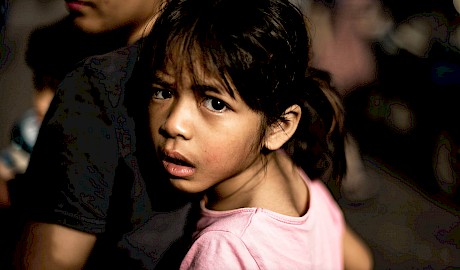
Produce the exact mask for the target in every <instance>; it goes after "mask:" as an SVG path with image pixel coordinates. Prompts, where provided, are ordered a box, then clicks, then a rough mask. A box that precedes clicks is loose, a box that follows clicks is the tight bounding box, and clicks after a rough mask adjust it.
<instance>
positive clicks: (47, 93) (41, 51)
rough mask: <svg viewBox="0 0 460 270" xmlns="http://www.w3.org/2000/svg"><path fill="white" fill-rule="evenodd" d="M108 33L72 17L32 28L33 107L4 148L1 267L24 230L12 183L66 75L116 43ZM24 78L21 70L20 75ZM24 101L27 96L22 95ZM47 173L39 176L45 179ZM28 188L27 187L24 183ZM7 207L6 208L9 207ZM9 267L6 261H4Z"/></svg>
mask: <svg viewBox="0 0 460 270" xmlns="http://www.w3.org/2000/svg"><path fill="white" fill-rule="evenodd" d="M118 44H119V43H118V41H113V40H112V39H111V38H110V36H109V35H99V36H92V35H88V34H85V33H83V32H82V31H80V30H79V29H77V28H75V26H74V25H73V22H72V20H70V18H69V17H64V18H62V19H61V20H58V21H57V22H55V23H52V24H49V25H43V26H40V27H38V28H36V29H35V30H33V31H32V32H31V33H30V35H29V38H28V43H27V48H26V52H25V61H26V64H27V66H28V68H30V70H31V71H32V80H33V87H34V88H33V96H32V99H33V103H32V104H33V107H32V108H30V109H28V110H27V111H25V112H24V114H23V115H22V116H21V117H20V118H19V119H18V120H17V121H16V123H15V124H14V126H13V127H12V129H11V141H10V144H9V145H8V147H6V148H5V149H2V150H1V151H0V208H3V209H0V219H1V220H2V222H1V225H0V233H1V236H0V239H2V240H1V241H0V268H1V269H3V266H4V265H9V264H10V261H11V257H12V252H13V249H14V246H15V244H16V241H17V240H18V239H17V237H18V233H19V230H20V228H21V227H20V226H19V225H20V224H21V221H20V219H19V218H20V215H21V213H18V212H16V211H15V210H14V209H9V207H10V189H9V186H10V187H11V186H16V185H18V183H19V182H22V181H24V173H25V171H26V169H27V166H28V164H29V158H30V154H31V153H32V150H33V148H34V145H35V141H36V139H37V136H38V133H39V129H40V126H41V124H42V121H43V119H44V118H45V114H46V112H47V110H48V107H49V105H50V103H51V102H52V99H53V97H54V95H55V92H56V91H57V89H58V86H59V84H60V82H61V81H62V80H63V79H64V77H65V75H66V74H67V73H68V72H69V71H70V70H71V69H73V68H74V66H75V65H76V64H77V63H78V62H79V61H81V60H82V59H83V58H85V57H87V56H89V55H92V54H97V53H101V52H105V50H107V48H113V46H118ZM18 78H21V79H22V77H21V76H18ZM18 102H25V100H18ZM42 180H43V179H35V181H38V182H40V181H42ZM25 188H27V187H25ZM7 208H8V209H7ZM5 267H7V266H5Z"/></svg>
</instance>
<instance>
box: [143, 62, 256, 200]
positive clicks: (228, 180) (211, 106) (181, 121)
mask: <svg viewBox="0 0 460 270" xmlns="http://www.w3.org/2000/svg"><path fill="white" fill-rule="evenodd" d="M154 77H155V78H154V81H153V84H152V91H153V92H152V93H153V96H152V99H151V101H150V105H149V113H150V128H151V135H152V138H153V142H154V145H155V149H156V151H157V156H158V157H159V160H160V162H162V164H163V165H164V168H165V169H166V171H167V173H168V175H169V179H170V181H171V183H172V184H173V185H174V186H175V187H176V188H178V189H179V190H182V191H185V192H190V193H197V192H201V191H204V190H207V189H208V188H210V187H213V186H214V188H215V189H214V191H215V192H218V193H219V195H220V196H225V193H228V194H231V193H232V192H234V191H236V190H237V189H238V188H239V187H240V186H242V185H243V184H245V183H246V182H247V181H249V180H250V179H253V176H254V175H255V174H257V173H260V172H261V171H263V169H262V168H263V161H262V160H263V159H262V154H261V152H260V145H261V142H260V134H261V121H262V116H261V114H259V113H256V112H254V111H253V110H251V109H250V108H249V107H248V105H247V104H246V103H245V102H244V101H243V100H241V98H240V97H239V96H238V94H236V93H235V96H234V97H232V96H231V95H230V94H229V93H228V92H227V91H226V88H225V84H224V83H223V82H222V80H219V79H216V78H214V77H211V76H206V75H204V76H199V79H197V80H195V81H194V80H192V78H191V77H190V75H189V74H187V72H181V75H180V76H175V74H174V70H173V69H171V68H167V69H166V71H165V72H158V73H156V74H155V76H154ZM224 181H225V182H224Z"/></svg>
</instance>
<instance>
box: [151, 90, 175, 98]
mask: <svg viewBox="0 0 460 270" xmlns="http://www.w3.org/2000/svg"><path fill="white" fill-rule="evenodd" d="M152 97H153V98H156V99H168V98H171V97H172V92H171V91H169V90H166V89H161V88H154V89H153V94H152Z"/></svg>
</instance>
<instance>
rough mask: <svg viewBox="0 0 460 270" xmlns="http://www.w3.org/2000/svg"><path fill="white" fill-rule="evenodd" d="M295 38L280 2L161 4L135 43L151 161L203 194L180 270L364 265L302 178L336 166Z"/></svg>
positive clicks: (338, 125)
mask: <svg viewBox="0 0 460 270" xmlns="http://www.w3.org/2000/svg"><path fill="white" fill-rule="evenodd" d="M306 29H307V28H306V25H305V22H304V17H303V16H302V15H301V13H300V12H299V11H298V10H297V9H296V8H295V7H293V6H292V5H291V4H290V3H289V2H288V1H287V0H251V1H247V0H200V1H198V0H173V1H171V2H170V3H169V4H168V5H167V7H166V8H165V10H164V11H163V13H162V15H160V17H159V19H158V20H157V22H156V23H155V25H154V27H153V29H152V32H151V33H150V35H149V36H148V37H147V38H146V40H145V42H144V44H143V46H142V52H141V57H140V61H139V62H138V66H137V68H136V71H135V72H136V73H135V74H136V77H135V78H136V80H137V82H138V83H140V84H139V85H136V87H138V89H141V91H139V92H141V93H142V95H144V96H143V97H141V100H142V98H144V100H148V106H146V107H148V115H149V116H150V119H149V128H150V132H151V137H152V141H153V145H154V148H155V153H156V156H157V158H158V160H159V161H160V163H161V165H162V166H163V167H164V170H165V173H166V175H167V178H168V179H169V180H170V183H171V184H172V185H173V186H174V187H175V188H177V189H179V190H181V191H184V192H187V193H197V194H202V196H203V197H202V200H201V218H200V220H199V222H198V224H197V228H196V232H195V233H194V242H193V245H192V246H191V248H190V250H189V251H188V253H187V255H186V257H185V259H184V260H183V262H182V265H181V268H182V269H190V268H192V269H195V268H196V269H342V268H344V266H345V268H352V269H360V268H363V269H368V268H371V265H372V259H371V256H370V253H369V250H368V249H367V248H366V246H365V245H364V244H363V243H362V242H361V241H360V240H359V238H358V237H357V236H356V235H354V234H353V233H352V232H351V231H350V230H349V229H348V228H347V227H346V224H345V221H344V218H343V215H342V212H341V211H340V209H339V207H338V206H337V204H336V203H335V201H334V199H333V198H332V197H331V195H330V193H329V192H328V190H327V189H326V188H325V186H324V185H323V184H322V182H321V181H312V180H310V178H309V177H308V176H307V174H308V175H309V176H310V177H311V178H318V177H319V176H321V175H322V174H323V173H327V171H332V173H333V175H335V176H336V177H337V179H340V177H341V175H342V174H343V168H345V165H344V161H343V160H344V153H343V145H342V144H343V141H344V139H343V116H342V110H341V105H340V103H339V102H338V99H337V98H336V96H335V94H334V92H333V91H332V90H331V89H329V88H327V83H326V82H323V81H321V80H320V79H319V78H315V76H316V75H322V74H321V73H319V72H313V71H312V70H310V68H309V56H310V55H309V50H308V49H309V44H310V40H309V36H308V33H307V30H306ZM319 77H321V76H319ZM145 95H148V99H145ZM136 104H137V107H142V106H140V105H139V103H136ZM332 161H333V162H332ZM301 168H302V169H301ZM304 171H305V172H306V174H305V173H304Z"/></svg>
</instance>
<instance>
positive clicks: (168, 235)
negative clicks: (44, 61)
mask: <svg viewBox="0 0 460 270" xmlns="http://www.w3.org/2000/svg"><path fill="white" fill-rule="evenodd" d="M137 55H138V48H137V46H136V45H133V46H129V47H126V48H122V49H119V50H116V51H113V52H110V53H108V54H104V55H100V56H93V57H90V58H87V59H86V60H84V61H83V62H82V63H81V64H80V65H79V66H78V67H77V68H76V69H74V70H73V71H72V72H71V73H69V74H68V75H67V76H66V78H65V79H64V80H63V82H62V83H61V85H60V87H59V90H58V92H57V94H56V97H55V98H54V100H53V102H52V103H51V106H50V109H49V111H48V113H47V115H46V117H45V120H44V122H43V125H42V127H41V129H40V132H39V135H38V139H37V142H36V144H35V146H34V150H33V152H32V155H31V160H30V164H29V167H28V170H27V172H26V174H25V176H24V179H23V181H22V183H21V185H20V188H19V189H18V190H17V191H16V192H15V195H17V196H14V197H13V204H16V205H18V207H20V208H19V209H20V211H22V212H23V213H26V214H27V216H26V217H27V218H28V219H33V220H36V221H41V222H47V223H54V224H61V225H64V226H67V227H70V228H74V229H77V230H80V231H84V232H88V233H93V234H96V235H97V236H98V241H97V243H96V247H95V250H94V252H93V255H92V257H91V259H90V262H89V265H88V268H91V269H92V268H100V267H103V268H104V269H110V267H111V266H114V267H115V266H116V267H117V269H123V268H125V267H126V268H127V269H138V268H139V269H153V268H155V267H157V268H159V265H161V266H164V268H168V269H171V268H174V267H175V266H172V265H170V264H169V262H171V261H172V262H174V263H177V264H178V263H180V259H181V258H182V256H183V255H184V252H185V251H186V247H187V244H188V240H189V233H188V229H187V228H188V227H187V226H186V224H189V225H190V226H191V227H193V224H194V223H193V222H187V221H189V220H192V219H191V218H190V213H191V209H192V207H191V205H192V204H191V203H190V201H189V200H188V199H187V198H184V197H183V196H182V194H179V193H177V192H175V191H173V190H172V189H170V187H169V186H168V185H166V184H165V182H164V181H162V180H161V177H159V176H158V175H160V174H161V173H158V172H157V171H155V169H154V167H155V166H150V165H151V164H149V163H152V164H153V163H154V162H153V161H152V160H144V161H143V162H144V164H146V166H144V167H143V168H144V169H142V168H141V167H142V164H141V163H142V161H140V158H139V155H138V151H136V149H139V148H146V147H147V149H148V145H149V144H148V143H147V142H145V147H144V142H140V141H136V134H135V124H134V120H133V117H132V116H130V115H129V114H128V110H127V106H126V104H125V97H126V93H125V91H126V84H127V82H128V80H129V78H130V76H131V73H132V71H133V68H134V65H135V62H136V59H137ZM144 150H145V149H144ZM144 180H147V181H144ZM15 197H16V200H17V203H16V202H15ZM190 230H193V229H190ZM168 252H169V253H168ZM160 259H162V260H163V261H162V262H160V264H157V263H158V262H159V261H160ZM120 267H121V268H120ZM161 268H163V267H161Z"/></svg>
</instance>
